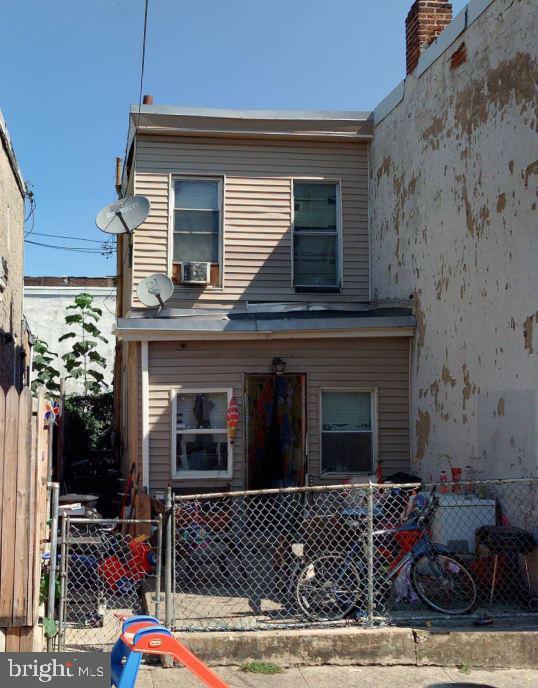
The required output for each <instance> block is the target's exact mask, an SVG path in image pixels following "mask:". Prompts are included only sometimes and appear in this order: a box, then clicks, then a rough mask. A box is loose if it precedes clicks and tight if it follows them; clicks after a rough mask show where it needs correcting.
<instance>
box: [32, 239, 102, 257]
mask: <svg viewBox="0 0 538 688" xmlns="http://www.w3.org/2000/svg"><path fill="white" fill-rule="evenodd" d="M24 241H25V243H27V244H33V245H34V246H42V247H44V248H55V249H58V250H60V251H72V252H74V253H87V254H91V255H105V254H106V253H108V251H105V252H103V249H102V248H101V249H98V248H78V247H75V246H62V245H58V244H46V243H43V242H40V241H31V240H30V239H25V240H24ZM109 255H110V253H109Z"/></svg>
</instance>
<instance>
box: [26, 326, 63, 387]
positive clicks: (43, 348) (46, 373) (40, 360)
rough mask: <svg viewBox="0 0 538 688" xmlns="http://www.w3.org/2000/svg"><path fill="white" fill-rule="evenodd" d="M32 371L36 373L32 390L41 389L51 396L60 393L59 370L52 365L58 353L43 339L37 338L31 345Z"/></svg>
mask: <svg viewBox="0 0 538 688" xmlns="http://www.w3.org/2000/svg"><path fill="white" fill-rule="evenodd" d="M33 350H34V351H33V358H32V371H33V372H34V373H36V375H35V377H34V380H33V381H32V392H33V393H34V394H36V393H37V392H39V391H40V390H41V389H43V390H44V391H45V392H47V393H48V394H49V395H51V396H53V397H54V396H57V395H58V394H59V393H60V383H59V381H58V378H59V376H60V373H59V371H58V370H57V369H56V368H55V367H54V366H53V365H52V362H53V361H54V359H55V358H57V357H58V354H57V353H55V352H54V351H50V350H49V345H48V344H47V342H46V341H45V340H44V339H37V340H36V342H35V343H34V346H33Z"/></svg>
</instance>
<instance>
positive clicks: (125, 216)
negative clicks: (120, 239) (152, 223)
mask: <svg viewBox="0 0 538 688" xmlns="http://www.w3.org/2000/svg"><path fill="white" fill-rule="evenodd" d="M149 209H150V203H149V200H148V199H147V198H146V197H145V196H126V197H125V198H122V199H120V200H119V201H116V203H111V204H110V205H107V206H105V207H104V208H103V209H102V210H101V211H100V212H99V213H98V214H97V217H96V218H95V224H96V225H97V226H98V227H99V229H100V230H102V231H103V232H106V233H107V234H130V233H131V232H132V231H133V229H136V228H137V227H139V226H140V225H141V224H142V222H144V220H145V219H146V218H147V216H148V215H149Z"/></svg>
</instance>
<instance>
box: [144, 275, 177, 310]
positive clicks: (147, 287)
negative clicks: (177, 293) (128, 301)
mask: <svg viewBox="0 0 538 688" xmlns="http://www.w3.org/2000/svg"><path fill="white" fill-rule="evenodd" d="M136 293H137V294H138V298H139V300H140V301H141V302H142V303H143V304H144V306H158V307H159V311H158V313H160V311H161V308H163V306H164V304H165V302H166V301H168V299H169V298H170V297H171V296H172V294H173V293H174V283H173V282H172V280H171V279H170V277H168V275H163V274H162V273H160V272H156V273H154V274H153V275H149V276H148V277H144V279H143V280H142V281H141V282H140V284H139V285H138V287H137V290H136Z"/></svg>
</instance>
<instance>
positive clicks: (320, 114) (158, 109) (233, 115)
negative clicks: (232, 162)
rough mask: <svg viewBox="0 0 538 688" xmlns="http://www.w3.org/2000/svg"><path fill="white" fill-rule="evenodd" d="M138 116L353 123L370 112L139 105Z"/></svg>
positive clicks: (136, 108) (135, 110) (135, 107)
mask: <svg viewBox="0 0 538 688" xmlns="http://www.w3.org/2000/svg"><path fill="white" fill-rule="evenodd" d="M131 114H136V115H138V105H136V104H133V105H131ZM140 114H152V115H177V116H179V117H181V116H183V117H212V118H225V119H226V118H228V119H263V120H272V119H277V120H329V121H335V122H339V121H349V120H351V121H355V122H360V121H364V120H367V119H370V117H371V116H372V113H371V112H370V111H364V112H363V111H359V110H235V109H229V108H200V107H188V106H183V105H155V104H153V105H141V106H140Z"/></svg>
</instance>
